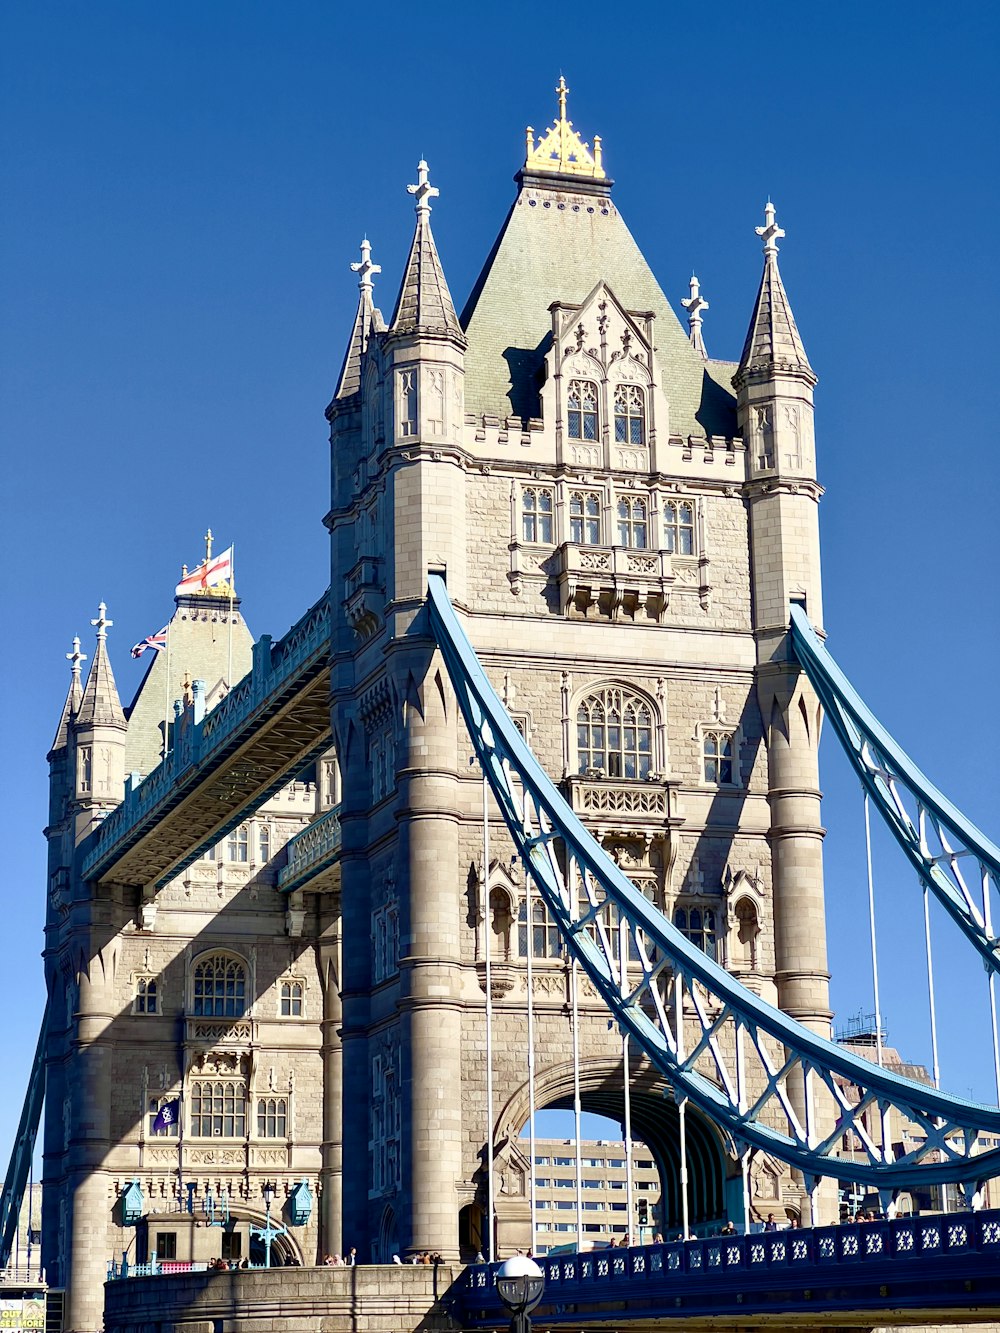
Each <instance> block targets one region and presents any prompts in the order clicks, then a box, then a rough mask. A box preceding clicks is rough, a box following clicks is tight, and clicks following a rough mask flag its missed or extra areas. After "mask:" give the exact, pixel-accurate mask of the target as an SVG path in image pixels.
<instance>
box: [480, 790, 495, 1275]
mask: <svg viewBox="0 0 1000 1333" xmlns="http://www.w3.org/2000/svg"><path fill="white" fill-rule="evenodd" d="M489 798H490V785H489V781H488V780H487V777H486V773H485V772H484V773H483V927H484V930H483V933H484V935H485V946H484V954H485V958H486V1213H487V1223H486V1234H487V1242H486V1262H487V1263H489V1264H491V1263H493V1260H494V1257H495V1256H494V1234H493V1233H494V1227H493V1213H494V1201H493V1188H494V1186H493V972H492V965H491V951H490V934H491V933H492V929H493V923H492V921H491V920H490V906H491V904H490V815H489Z"/></svg>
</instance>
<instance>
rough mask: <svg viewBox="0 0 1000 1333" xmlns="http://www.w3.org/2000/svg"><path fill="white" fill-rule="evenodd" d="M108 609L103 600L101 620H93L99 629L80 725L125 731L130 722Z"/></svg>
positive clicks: (77, 718)
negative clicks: (111, 646) (112, 653)
mask: <svg viewBox="0 0 1000 1333" xmlns="http://www.w3.org/2000/svg"><path fill="white" fill-rule="evenodd" d="M107 610H108V608H107V607H106V606H105V604H104V603H103V602H101V603H100V605H99V606H98V608H97V619H96V620H92V621H91V622H90V623H91V624H92V625H93V626H95V628H96V629H97V647H96V648H95V650H94V660H93V661H92V662H91V664H90V675H89V676H88V677H87V683H86V685H85V686H84V688H83V697H82V699H81V701H80V707H79V709H78V711H77V714H76V724H77V726H78V727H82V726H100V727H119V728H121V729H122V730H123V731H124V730H125V728H126V726H127V723H126V721H125V714H124V712H123V711H122V705H121V700H120V699H119V698H118V687H117V685H116V684H115V676H114V672H113V671H112V670H111V659H110V658H109V657H108V647H107V639H108V630H109V628H110V627H111V626H112V625H113V624H114V621H113V620H109V619H108V617H107ZM75 651H76V649H74V652H75ZM81 661H82V658H81Z"/></svg>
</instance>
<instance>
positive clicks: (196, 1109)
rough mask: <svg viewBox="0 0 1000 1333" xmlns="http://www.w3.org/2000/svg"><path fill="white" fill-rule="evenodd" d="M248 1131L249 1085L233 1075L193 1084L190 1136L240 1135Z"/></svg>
mask: <svg viewBox="0 0 1000 1333" xmlns="http://www.w3.org/2000/svg"><path fill="white" fill-rule="evenodd" d="M246 1132H247V1087H246V1084H245V1083H241V1082H237V1081H236V1080H233V1079H204V1080H202V1081H199V1082H197V1083H192V1085H191V1136H192V1138H196V1139H212V1138H214V1139H219V1138H221V1139H241V1138H243V1137H244V1135H245V1134H246Z"/></svg>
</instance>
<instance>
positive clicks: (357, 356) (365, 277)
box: [327, 236, 385, 417]
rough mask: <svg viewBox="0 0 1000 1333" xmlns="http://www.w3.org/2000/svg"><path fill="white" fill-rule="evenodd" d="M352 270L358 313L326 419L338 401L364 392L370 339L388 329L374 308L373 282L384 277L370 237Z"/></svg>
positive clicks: (380, 313)
mask: <svg viewBox="0 0 1000 1333" xmlns="http://www.w3.org/2000/svg"><path fill="white" fill-rule="evenodd" d="M351 270H352V272H354V273H357V274H358V292H359V296H358V313H357V314H356V315H355V317H354V327H353V328H352V329H351V336H350V338H349V340H348V343H347V352H346V354H345V356H344V364H343V366H341V369H340V376H339V378H338V380H337V387H336V389H335V390H334V393H333V401H332V402H331V404H330V407H329V408H328V409H327V417H329V416H330V414H331V413H332V411H333V409H334V408H335V407H336V405H337V401H338V400H339V399H341V398H348V397H350V395H351V394H354V393H357V392H358V390H359V389H360V388H361V359H362V357H363V356H364V354H365V352H366V350H367V348H368V338H369V335H370V334H371V332H372V330H373V329H374V330H375V331H376V332H378V331H379V330H381V329H384V328H385V321H384V320H383V318H382V312H381V311H380V310H378V309H377V308H376V306H375V304H374V300H373V292H374V290H375V287H374V283H373V282H372V275H373V274H375V273H381V272H382V265H381V264H373V263H372V247H371V242H370V241H369V239H368V237H367V236H366V237H365V238H364V240H363V241H362V242H361V259H360V260H359V261H358V263H356V264H352V265H351Z"/></svg>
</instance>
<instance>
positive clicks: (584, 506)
mask: <svg viewBox="0 0 1000 1333" xmlns="http://www.w3.org/2000/svg"><path fill="white" fill-rule="evenodd" d="M569 539H570V541H572V542H577V543H578V544H580V545H585V546H600V544H601V497H600V496H599V495H598V493H597V492H596V491H573V492H572V493H571V495H570V497H569Z"/></svg>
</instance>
